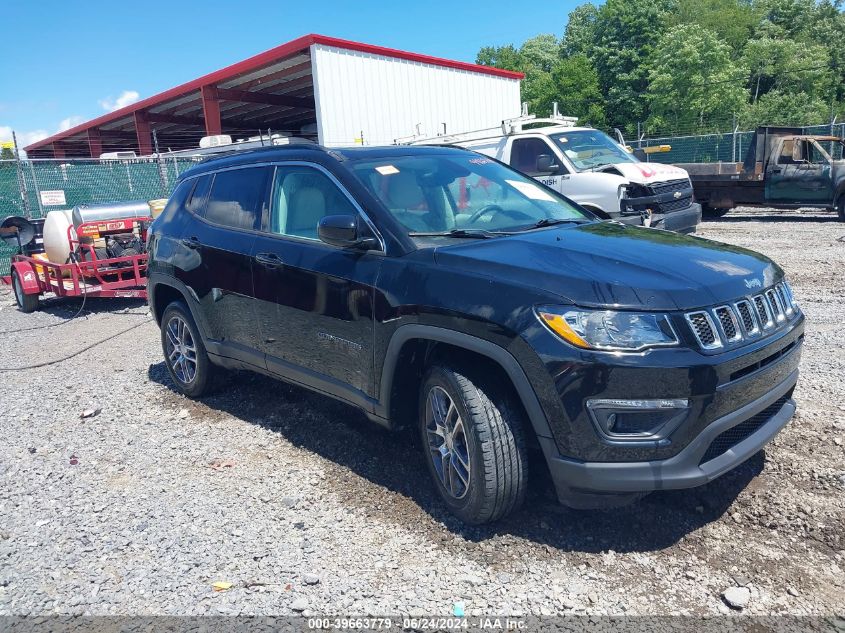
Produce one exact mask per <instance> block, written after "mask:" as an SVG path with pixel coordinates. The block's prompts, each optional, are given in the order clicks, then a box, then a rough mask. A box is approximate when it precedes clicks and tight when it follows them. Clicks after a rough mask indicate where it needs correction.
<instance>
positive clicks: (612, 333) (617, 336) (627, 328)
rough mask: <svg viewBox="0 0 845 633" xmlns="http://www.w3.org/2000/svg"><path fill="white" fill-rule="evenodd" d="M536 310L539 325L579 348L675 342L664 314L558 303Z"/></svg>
mask: <svg viewBox="0 0 845 633" xmlns="http://www.w3.org/2000/svg"><path fill="white" fill-rule="evenodd" d="M536 313H537V317H538V318H539V319H540V321H541V322H542V323H543V325H545V326H546V327H547V328H549V329H550V330H551V331H552V332H554V333H555V334H557V335H558V336H559V337H561V338H562V339H563V340H565V341H566V342H567V343H571V344H572V345H575V346H576V347H580V348H582V349H598V350H615V351H628V352H634V351H638V350H643V349H646V348H649V347H666V346H670V345H677V344H678V337H677V335H676V334H675V331H674V329H673V328H672V324H671V323H670V322H669V319H668V318H667V316H666V315H665V314H656V313H653V312H621V311H615V310H586V309H583V308H573V307H562V306H543V307H540V308H537V310H536Z"/></svg>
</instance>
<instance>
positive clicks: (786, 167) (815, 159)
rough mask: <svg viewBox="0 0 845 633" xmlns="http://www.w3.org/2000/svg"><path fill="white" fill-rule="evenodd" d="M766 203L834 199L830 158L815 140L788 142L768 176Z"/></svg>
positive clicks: (787, 140) (828, 200) (785, 142)
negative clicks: (769, 201) (768, 201)
mask: <svg viewBox="0 0 845 633" xmlns="http://www.w3.org/2000/svg"><path fill="white" fill-rule="evenodd" d="M766 199H768V200H773V201H778V202H787V203H788V202H792V203H796V204H798V203H802V202H806V203H811V204H812V203H825V202H830V201H831V200H832V199H833V180H832V179H831V172H830V156H829V155H828V154H827V152H825V151H824V150H823V149H822V147H821V146H820V145H819V144H818V143H817V142H816V141H815V140H813V139H801V138H798V139H784V141H783V143H782V144H781V151H780V152H779V154H778V157H777V163H776V164H773V165H771V166H770V168H769V173H768V174H767V175H766Z"/></svg>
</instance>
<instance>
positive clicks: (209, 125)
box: [200, 86, 223, 136]
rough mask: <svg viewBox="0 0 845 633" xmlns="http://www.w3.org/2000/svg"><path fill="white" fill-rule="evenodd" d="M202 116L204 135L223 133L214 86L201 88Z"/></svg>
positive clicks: (218, 102)
mask: <svg viewBox="0 0 845 633" xmlns="http://www.w3.org/2000/svg"><path fill="white" fill-rule="evenodd" d="M200 93H201V95H202V114H203V118H204V119H205V133H206V135H207V136H214V135H215V134H222V133H223V126H222V124H221V122H220V101H219V100H218V98H217V87H216V86H203V87H202V89H201V91H200Z"/></svg>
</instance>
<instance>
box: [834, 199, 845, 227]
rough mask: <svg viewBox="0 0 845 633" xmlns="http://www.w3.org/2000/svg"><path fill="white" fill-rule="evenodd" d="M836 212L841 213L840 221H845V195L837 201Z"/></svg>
mask: <svg viewBox="0 0 845 633" xmlns="http://www.w3.org/2000/svg"><path fill="white" fill-rule="evenodd" d="M836 212H837V213H838V214H839V221H840V222H845V195H842V196H840V197H839V200H837V201H836Z"/></svg>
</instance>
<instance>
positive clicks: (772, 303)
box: [684, 281, 799, 350]
mask: <svg viewBox="0 0 845 633" xmlns="http://www.w3.org/2000/svg"><path fill="white" fill-rule="evenodd" d="M798 314H799V309H798V304H797V303H796V302H795V298H794V296H793V295H792V288H790V287H789V284H788V283H786V282H785V281H782V282H780V283H778V284H777V285H775V286H772V287H770V288H768V289H767V290H763V291H762V293H761V294H759V295H754V296H749V297H744V298H741V299H737V300H736V301H734V302H732V303H730V304H723V305H717V306H714V307H712V308H701V309H699V310H694V311H692V312H687V313H686V314H684V318H686V321H687V323H688V324H689V326H690V329H691V330H692V334H693V336H694V337H695V340H696V341H697V342H698V344H699V345H700V346H701V348H702V349H704V350H716V349H720V348H722V347H725V346H731V347H734V346H736V345H740V344H742V343H743V342H744V341H746V340H750V339H752V338H753V337H755V336H759V335H763V336H765V335H766V334H767V333H769V332H770V331H774V329H778V328H781V327H784V326H785V325H786V324H787V323H788V322H791V321H792V320H793V319H794V318H795V316H796V315H798Z"/></svg>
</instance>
